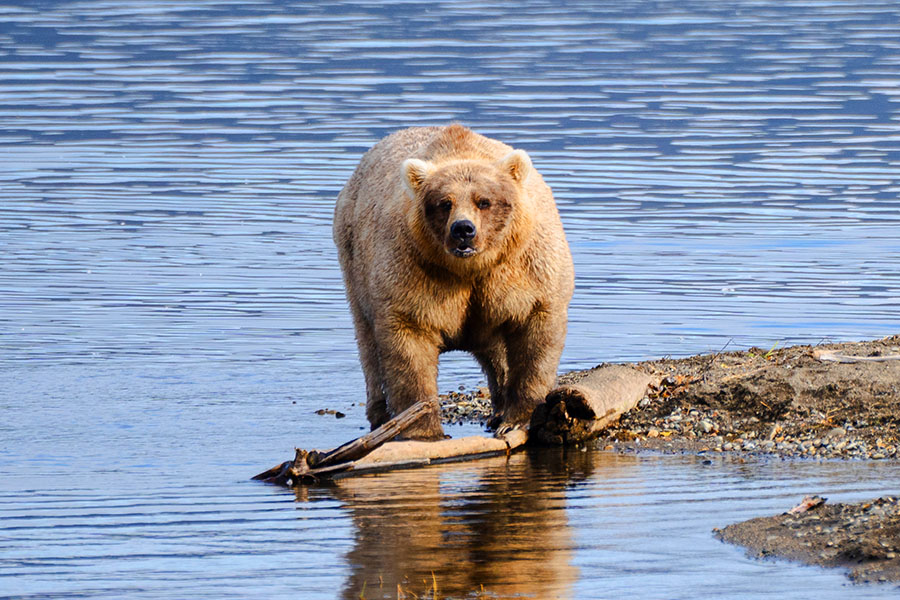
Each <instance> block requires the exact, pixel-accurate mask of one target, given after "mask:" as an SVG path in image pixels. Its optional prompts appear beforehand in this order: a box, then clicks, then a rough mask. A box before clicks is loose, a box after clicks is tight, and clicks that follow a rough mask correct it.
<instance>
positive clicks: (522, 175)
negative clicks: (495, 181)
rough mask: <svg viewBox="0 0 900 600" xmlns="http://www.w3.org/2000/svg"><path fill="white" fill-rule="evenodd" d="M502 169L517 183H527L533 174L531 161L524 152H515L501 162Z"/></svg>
mask: <svg viewBox="0 0 900 600" xmlns="http://www.w3.org/2000/svg"><path fill="white" fill-rule="evenodd" d="M500 169H501V170H503V171H504V172H506V173H509V176H510V177H512V178H513V181H515V182H516V183H525V180H526V179H528V174H529V173H531V159H530V158H529V157H528V154H526V153H525V151H524V150H513V151H512V152H510V153H509V154H507V155H506V156H504V157H503V159H502V160H501V161H500Z"/></svg>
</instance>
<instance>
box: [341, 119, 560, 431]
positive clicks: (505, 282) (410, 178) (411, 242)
mask: <svg viewBox="0 0 900 600" xmlns="http://www.w3.org/2000/svg"><path fill="white" fill-rule="evenodd" d="M461 219H466V220H469V221H470V222H471V223H472V224H474V226H475V228H476V230H477V234H476V236H475V238H474V239H472V240H471V242H469V243H468V244H466V243H460V242H459V241H458V240H456V239H454V238H453V236H452V235H451V233H450V225H451V224H452V223H454V222H457V221H459V220H461ZM334 240H335V243H336V244H337V247H338V255H339V257H340V262H341V268H342V270H343V274H344V282H345V284H346V288H347V298H348V300H349V303H350V309H351V311H352V313H353V319H354V323H355V326H356V336H357V342H358V344H359V352H360V359H361V362H362V366H363V371H364V373H365V378H366V388H367V390H366V393H367V404H366V415H367V417H368V419H369V422H370V423H371V425H372V427H373V428H374V427H377V426H378V425H380V424H381V423H383V422H385V421H386V420H388V419H389V418H391V417H393V416H396V415H397V414H398V413H400V412H401V411H403V410H404V409H405V408H407V407H409V406H411V405H412V404H413V403H415V402H416V401H419V400H427V401H430V402H433V403H434V405H435V408H436V410H435V412H434V416H433V418H432V419H430V420H429V421H428V422H423V423H421V426H420V427H418V428H416V430H414V431H411V432H409V433H408V435H409V437H417V438H422V439H431V438H437V437H441V436H442V435H443V430H442V428H441V424H440V416H439V411H438V410H437V394H438V389H437V369H438V355H439V354H440V353H441V352H445V351H449V350H464V351H467V352H471V353H472V354H473V355H474V356H475V358H476V359H477V360H478V362H479V363H480V364H481V366H482V368H483V369H484V372H485V374H486V376H487V380H488V387H489V388H490V392H491V398H492V401H493V410H494V414H495V416H496V417H497V420H498V421H500V422H502V423H503V424H505V425H517V424H524V423H526V422H527V420H528V418H529V416H530V414H531V412H532V409H533V408H534V407H535V406H536V405H537V404H539V403H540V402H542V401H543V400H544V397H545V396H546V395H547V392H548V391H549V390H550V388H551V387H552V385H553V384H554V382H555V380H556V369H557V367H558V365H559V358H560V355H561V353H562V349H563V343H564V341H565V335H566V319H567V310H568V304H569V300H570V299H571V297H572V289H573V285H574V276H573V268H572V257H571V255H570V253H569V247H568V244H567V243H566V239H565V235H564V233H563V228H562V223H561V222H560V219H559V214H558V213H557V210H556V204H555V203H554V201H553V194H552V192H551V191H550V188H549V187H548V186H547V184H546V183H544V180H543V179H542V178H541V176H540V174H539V173H538V172H537V171H536V170H535V169H534V168H533V167H532V166H531V161H530V159H529V158H528V155H527V154H525V153H524V152H523V151H521V150H516V151H514V150H513V149H512V148H510V147H509V146H507V145H505V144H503V143H501V142H498V141H495V140H492V139H490V138H486V137H484V136H481V135H478V134H476V133H474V132H472V131H471V130H469V129H467V128H465V127H462V126H460V125H455V124H454V125H450V126H448V127H417V128H411V129H405V130H402V131H398V132H397V133H394V134H393V135H390V136H388V137H386V138H385V139H383V140H381V141H380V142H378V143H377V144H376V145H375V146H374V147H373V148H372V149H371V150H369V152H367V153H366V154H365V155H364V156H363V158H362V160H361V161H360V164H359V166H358V167H357V168H356V171H355V172H354V173H353V175H352V176H351V178H350V180H349V181H348V182H347V185H346V186H345V187H344V189H343V190H342V191H341V193H340V195H339V196H338V200H337V206H336V207H335V217H334ZM460 253H465V254H467V255H466V256H461V255H460Z"/></svg>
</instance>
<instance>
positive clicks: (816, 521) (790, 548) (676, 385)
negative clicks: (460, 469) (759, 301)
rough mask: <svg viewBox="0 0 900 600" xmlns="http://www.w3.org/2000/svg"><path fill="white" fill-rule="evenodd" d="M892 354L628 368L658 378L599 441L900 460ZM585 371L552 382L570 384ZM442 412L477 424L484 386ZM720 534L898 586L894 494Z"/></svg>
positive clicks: (790, 353) (611, 446) (719, 358)
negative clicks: (634, 405) (894, 583)
mask: <svg viewBox="0 0 900 600" xmlns="http://www.w3.org/2000/svg"><path fill="white" fill-rule="evenodd" d="M898 357H900V336H897V335H895V336H889V337H886V338H883V339H880V340H874V341H866V342H850V343H840V344H821V345H816V346H792V347H788V348H770V349H763V348H750V349H749V350H745V351H739V352H738V351H731V352H719V353H715V354H709V355H700V356H692V357H688V358H682V359H661V360H655V361H646V362H641V363H635V364H633V365H632V366H634V367H636V368H638V369H640V370H642V371H645V372H647V373H649V374H651V375H653V376H654V377H655V378H656V379H658V380H659V384H658V385H653V386H651V387H650V388H649V389H648V393H647V395H646V396H645V397H644V398H643V399H642V400H641V401H640V403H639V405H638V407H636V408H635V409H633V410H631V411H630V412H628V413H626V414H624V415H623V416H622V418H621V419H620V420H619V421H618V422H617V423H615V424H614V425H612V426H611V427H609V428H608V429H607V430H606V431H605V432H604V433H603V434H602V435H601V437H600V438H598V440H597V442H596V443H597V444H598V445H599V447H601V448H605V449H607V450H614V451H618V452H624V453H633V452H643V451H654V452H664V453H696V454H717V453H727V454H736V455H738V456H739V457H745V456H763V457H764V456H772V457H773V458H774V457H779V458H781V459H795V460H827V459H831V460H841V459H843V460H894V459H896V458H898V456H900V440H898V435H900V434H898V423H900V360H896V358H898ZM588 372H589V371H579V372H573V373H567V374H565V375H563V376H562V377H560V381H561V383H573V382H577V381H579V380H580V379H582V378H584V377H585V376H586V374H587V373H588ZM443 411H444V419H445V422H460V421H469V422H471V421H478V422H482V423H483V422H485V421H486V419H487V415H488V414H489V411H490V399H489V397H488V395H487V392H486V390H484V389H479V390H475V391H472V392H468V393H467V392H459V393H452V394H449V395H447V396H444V397H443ZM895 491H896V490H885V492H886V493H893V492H895ZM799 500H800V499H799V498H798V501H799ZM786 508H790V507H786ZM717 535H718V536H719V537H720V538H721V539H723V540H724V541H728V542H731V543H737V544H741V545H744V546H747V547H748V548H749V549H750V551H751V552H752V553H754V554H756V555H759V556H781V557H785V558H790V559H795V560H802V561H804V562H808V563H811V564H817V565H822V566H841V567H847V568H849V573H848V574H849V576H850V577H851V578H853V579H854V580H857V581H900V559H898V558H897V553H898V552H900V507H898V503H897V500H896V498H894V497H892V496H888V497H884V498H880V499H876V500H872V501H869V502H863V503H859V504H852V505H848V504H835V505H828V504H827V503H826V504H824V505H822V506H820V507H817V508H815V509H812V510H810V511H808V512H805V513H802V514H796V515H787V514H785V515H780V516H770V517H761V518H758V519H751V520H750V521H746V522H743V523H739V524H736V525H731V526H729V527H726V528H725V529H723V530H721V531H718V532H717Z"/></svg>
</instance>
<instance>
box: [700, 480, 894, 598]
mask: <svg viewBox="0 0 900 600" xmlns="http://www.w3.org/2000/svg"><path fill="white" fill-rule="evenodd" d="M715 535H716V537H718V538H719V539H721V540H722V541H725V542H729V543H732V544H738V545H741V546H745V547H746V548H747V549H748V552H749V553H750V554H751V555H753V556H758V557H760V558H764V557H780V558H787V559H792V560H798V561H801V562H805V563H808V564H813V565H819V566H823V567H839V568H845V569H847V572H848V576H849V577H850V579H852V580H853V581H856V582H858V583H878V582H888V581H900V502H898V499H897V498H896V497H894V496H884V497H882V498H877V499H875V500H870V501H867V502H859V503H856V504H833V505H829V504H827V503H826V504H820V505H818V506H816V507H814V508H811V509H809V510H807V511H805V512H799V513H794V514H792V513H790V512H786V513H784V514H781V515H776V516H772V517H760V518H757V519H750V520H749V521H743V522H741V523H737V524H734V525H729V526H728V527H725V528H724V529H717V530H715Z"/></svg>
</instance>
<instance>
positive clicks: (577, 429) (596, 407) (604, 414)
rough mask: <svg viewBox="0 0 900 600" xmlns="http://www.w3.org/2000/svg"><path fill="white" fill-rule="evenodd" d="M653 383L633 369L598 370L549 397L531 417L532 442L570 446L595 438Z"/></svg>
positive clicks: (612, 367)
mask: <svg viewBox="0 0 900 600" xmlns="http://www.w3.org/2000/svg"><path fill="white" fill-rule="evenodd" d="M652 380H653V378H652V377H650V376H649V375H647V374H646V373H643V372H642V371H638V370H637V369H633V368H631V367H626V366H622V365H603V366H600V367H597V368H596V369H594V370H593V371H591V372H590V373H589V374H588V375H587V376H586V377H585V378H583V379H581V380H580V381H578V382H576V383H573V384H569V385H563V386H560V387H558V388H556V389H555V390H553V391H551V392H550V393H549V394H548V395H547V399H546V401H545V402H544V404H541V405H539V406H538V407H537V408H536V409H535V411H534V413H533V415H532V418H531V431H530V437H531V439H530V441H533V442H538V443H543V444H550V445H569V444H578V443H581V442H585V441H588V440H590V439H592V438H595V437H597V436H598V435H599V434H600V432H602V431H603V430H604V429H605V428H606V427H608V426H609V425H610V424H611V423H612V422H613V421H615V420H616V419H618V418H619V417H620V416H621V415H622V413H625V412H627V411H629V410H631V409H632V408H634V407H635V406H636V405H637V403H638V402H640V400H641V398H643V397H644V394H646V392H647V386H648V385H649V384H650V383H651V382H652Z"/></svg>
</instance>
